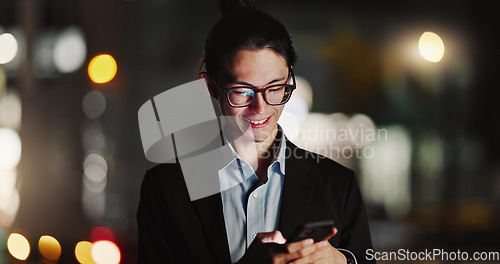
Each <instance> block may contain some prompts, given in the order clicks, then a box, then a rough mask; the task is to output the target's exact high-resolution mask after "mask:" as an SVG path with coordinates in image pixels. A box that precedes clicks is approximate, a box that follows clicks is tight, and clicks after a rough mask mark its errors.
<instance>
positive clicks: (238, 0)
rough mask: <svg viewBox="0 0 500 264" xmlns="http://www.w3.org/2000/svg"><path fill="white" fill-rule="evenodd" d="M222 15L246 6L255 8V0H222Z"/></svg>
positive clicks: (220, 5) (220, 6)
mask: <svg viewBox="0 0 500 264" xmlns="http://www.w3.org/2000/svg"><path fill="white" fill-rule="evenodd" d="M219 8H220V12H221V14H222V16H224V15H226V14H229V13H232V12H235V11H238V10H240V9H244V8H255V0H220V4H219Z"/></svg>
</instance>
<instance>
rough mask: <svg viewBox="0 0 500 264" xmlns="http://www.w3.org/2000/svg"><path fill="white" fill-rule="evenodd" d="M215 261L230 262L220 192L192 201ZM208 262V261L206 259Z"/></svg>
mask: <svg viewBox="0 0 500 264" xmlns="http://www.w3.org/2000/svg"><path fill="white" fill-rule="evenodd" d="M193 205H194V207H195V209H196V211H197V213H198V217H199V219H200V222H201V224H202V226H203V230H204V232H205V237H206V240H207V241H206V243H202V244H206V245H208V246H209V249H210V252H212V254H213V257H214V259H215V263H217V264H218V263H231V255H230V253H229V246H228V242H227V235H226V226H225V223H224V213H223V211H222V210H223V209H222V198H221V196H220V193H217V194H214V195H211V196H209V197H206V198H203V199H199V200H196V201H193ZM207 262H208V261H207Z"/></svg>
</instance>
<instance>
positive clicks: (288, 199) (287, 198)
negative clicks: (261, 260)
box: [278, 140, 316, 238]
mask: <svg viewBox="0 0 500 264" xmlns="http://www.w3.org/2000/svg"><path fill="white" fill-rule="evenodd" d="M286 146H287V148H286V155H285V156H286V165H285V183H284V185H283V191H282V194H281V209H280V219H279V224H278V229H279V230H280V231H281V233H282V234H283V236H284V237H285V238H288V237H289V236H290V235H291V234H292V232H293V231H294V230H295V229H296V228H297V227H298V226H300V225H301V224H303V221H304V218H305V216H306V213H307V209H308V208H309V205H310V203H311V200H312V194H313V190H314V185H315V183H316V182H315V180H314V178H313V177H310V175H309V173H308V172H309V170H310V169H311V164H310V160H308V158H309V157H308V156H307V155H308V154H307V153H309V152H306V151H304V150H302V149H300V148H298V147H297V146H295V145H294V144H293V143H292V142H290V141H288V140H286ZM309 154H310V153H309Z"/></svg>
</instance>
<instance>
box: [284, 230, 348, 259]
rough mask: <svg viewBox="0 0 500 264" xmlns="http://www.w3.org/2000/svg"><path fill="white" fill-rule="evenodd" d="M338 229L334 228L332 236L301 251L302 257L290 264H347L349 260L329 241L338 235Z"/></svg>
mask: <svg viewBox="0 0 500 264" xmlns="http://www.w3.org/2000/svg"><path fill="white" fill-rule="evenodd" d="M337 232H338V230H337V228H333V229H332V231H331V232H330V234H329V235H328V236H327V237H326V238H325V239H324V240H322V241H320V242H317V243H314V244H312V245H310V246H307V247H304V248H302V249H300V251H299V255H300V257H299V258H297V259H295V260H294V261H292V262H289V263H290V264H292V263H293V264H345V263H347V260H346V258H345V256H344V254H342V253H340V251H338V250H337V249H336V248H334V247H333V246H332V245H331V244H330V242H328V239H330V238H332V237H333V236H335V235H336V234H337Z"/></svg>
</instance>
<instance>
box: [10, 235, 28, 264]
mask: <svg viewBox="0 0 500 264" xmlns="http://www.w3.org/2000/svg"><path fill="white" fill-rule="evenodd" d="M7 249H8V250H9V253H10V254H11V255H12V256H13V257H14V258H16V259H19V260H26V259H27V258H28V256H29V255H30V243H29V242H28V239H26V238H25V237H24V236H23V235H21V234H18V233H12V234H10V236H9V238H8V239H7Z"/></svg>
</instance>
